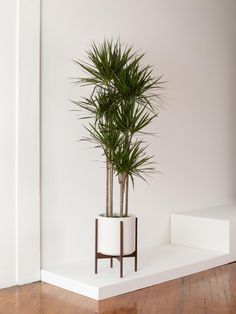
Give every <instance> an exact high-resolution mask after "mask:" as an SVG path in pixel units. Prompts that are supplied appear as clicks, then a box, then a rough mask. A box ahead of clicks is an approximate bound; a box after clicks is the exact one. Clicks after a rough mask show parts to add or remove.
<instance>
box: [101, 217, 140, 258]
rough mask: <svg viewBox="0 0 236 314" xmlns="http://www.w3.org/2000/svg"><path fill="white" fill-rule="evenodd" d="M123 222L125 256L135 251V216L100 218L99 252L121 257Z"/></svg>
mask: <svg viewBox="0 0 236 314" xmlns="http://www.w3.org/2000/svg"><path fill="white" fill-rule="evenodd" d="M121 221H123V254H124V255H128V254H131V253H133V252H134V251H135V216H133V215H131V216H129V217H105V216H102V215H100V216H99V217H98V252H99V253H102V254H107V255H120V222H121Z"/></svg>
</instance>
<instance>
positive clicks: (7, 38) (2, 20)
mask: <svg viewBox="0 0 236 314" xmlns="http://www.w3.org/2000/svg"><path fill="white" fill-rule="evenodd" d="M0 51H1V58H0V69H1V71H0V191H1V192H0V252H1V254H0V288H2V287H6V286H11V285H14V284H15V283H16V243H15V237H16V233H15V230H16V221H15V121H16V115H15V97H16V72H15V68H16V2H15V1H14V0H9V1H1V2H0Z"/></svg>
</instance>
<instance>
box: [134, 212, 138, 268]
mask: <svg viewBox="0 0 236 314" xmlns="http://www.w3.org/2000/svg"><path fill="white" fill-rule="evenodd" d="M134 270H135V271H137V270H138V217H136V219H135V257H134Z"/></svg>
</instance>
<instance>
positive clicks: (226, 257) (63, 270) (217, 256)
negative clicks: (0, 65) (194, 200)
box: [42, 204, 236, 300]
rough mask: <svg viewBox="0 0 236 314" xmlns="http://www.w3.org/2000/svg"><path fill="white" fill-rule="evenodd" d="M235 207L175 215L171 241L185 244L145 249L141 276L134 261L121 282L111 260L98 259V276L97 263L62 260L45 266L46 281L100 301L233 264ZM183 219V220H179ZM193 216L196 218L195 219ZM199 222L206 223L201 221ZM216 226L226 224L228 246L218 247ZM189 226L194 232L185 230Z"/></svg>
mask: <svg viewBox="0 0 236 314" xmlns="http://www.w3.org/2000/svg"><path fill="white" fill-rule="evenodd" d="M235 209H236V204H235V205H231V206H225V207H217V208H210V209H206V210H205V211H203V210H199V211H197V210H194V211H190V215H188V212H186V211H184V212H181V213H179V214H178V213H177V214H174V215H173V217H172V218H174V219H172V221H171V233H172V236H171V238H172V241H173V242H174V241H175V243H178V241H177V240H179V243H178V244H180V245H176V244H174V243H171V244H167V245H159V246H155V247H150V248H146V249H141V250H140V251H139V253H138V272H134V260H133V259H132V258H128V259H125V262H124V278H119V264H118V263H117V264H115V269H109V260H99V267H98V275H95V274H94V263H93V259H90V260H84V261H77V262H76V263H62V262H59V261H58V262H57V263H55V264H52V265H50V266H47V267H45V268H43V270H42V280H43V281H45V282H48V283H51V284H54V285H57V286H59V287H62V288H65V289H68V290H70V291H74V292H77V293H80V294H83V295H86V296H88V297H91V298H94V299H97V300H99V299H104V298H108V297H112V296H115V295H119V294H122V293H126V292H129V291H133V290H137V289H141V288H144V287H147V286H151V285H154V284H157V283H161V282H164V281H168V280H172V279H175V278H178V277H183V276H187V275H189V274H192V273H196V272H199V271H203V270H207V269H209V268H213V267H216V266H219V265H223V264H226V263H229V262H233V261H235V257H236V254H235V253H236V250H235V248H236V237H235V230H236V228H235V227H236V211H235ZM194 213H195V216H194ZM178 216H179V217H180V218H183V220H182V221H181V220H178V219H176V218H177V217H178ZM202 216H203V217H202ZM204 216H207V218H206V217H204ZM216 217H217V219H216ZM219 217H221V218H219ZM194 218H196V219H197V220H196V221H195V222H194V221H193V220H192V221H191V219H194ZM189 219H190V220H189ZM198 219H200V220H201V221H200V222H201V223H198ZM210 221H211V222H212V223H210ZM216 222H221V223H227V226H228V230H227V234H228V235H229V234H230V238H229V237H227V243H224V245H221V246H220V245H218V246H217V248H216V245H217V243H218V241H220V238H219V237H218V235H217V234H216V232H215V228H216V226H215V224H214V223H216ZM188 225H189V226H190V227H191V231H190V230H188V229H187V228H186V226H188ZM206 225H207V228H208V233H207V231H206V230H207V228H206ZM229 226H230V230H229ZM181 230H182V234H181ZM222 230H223V231H224V225H219V226H218V232H219V234H220V235H221V236H222V237H224V234H222V233H221V232H222ZM177 231H178V232H177ZM201 233H203V235H204V237H205V242H206V243H207V246H206V245H205V243H204V239H203V238H202V235H201ZM212 234H213V235H214V236H215V237H216V239H215V241H213V239H212V238H211V235H212ZM180 235H181V236H180ZM188 238H189V239H190V240H191V241H190V240H188ZM200 240H201V242H200ZM199 243H200V244H199ZM184 245H187V246H184ZM210 245H212V246H213V249H214V250H213V249H212V248H211V246H210ZM190 246H192V247H190ZM196 246H201V248H196ZM229 246H230V249H228V248H229ZM226 247H227V253H226ZM220 249H221V250H222V251H220ZM115 271H116V274H115Z"/></svg>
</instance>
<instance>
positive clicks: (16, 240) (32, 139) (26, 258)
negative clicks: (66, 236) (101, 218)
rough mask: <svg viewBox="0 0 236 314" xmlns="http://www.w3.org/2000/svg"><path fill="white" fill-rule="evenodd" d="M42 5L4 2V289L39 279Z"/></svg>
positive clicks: (0, 114)
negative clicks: (40, 22) (40, 21)
mask: <svg viewBox="0 0 236 314" xmlns="http://www.w3.org/2000/svg"><path fill="white" fill-rule="evenodd" d="M39 3H40V1H39V0H33V1H32V0H25V1H21V0H18V1H17V0H14V1H13V0H9V1H1V2H0V39H1V40H0V51H1V59H0V68H1V71H0V150H1V152H0V156H1V158H0V174H1V175H0V191H1V193H0V252H1V255H0V288H3V287H7V286H12V285H15V284H23V283H27V282H32V281H35V280H38V279H39V278H40V258H39V254H40V246H39V238H40V237H39V118H40V117H39V42H40V41H39V39H40V38H39V16H40V15H39V13H40V8H39Z"/></svg>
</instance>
